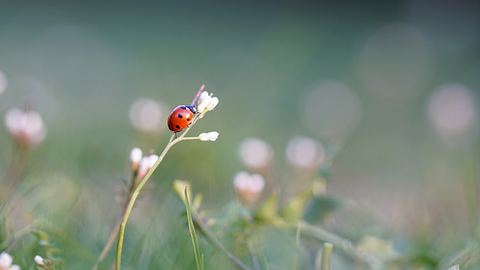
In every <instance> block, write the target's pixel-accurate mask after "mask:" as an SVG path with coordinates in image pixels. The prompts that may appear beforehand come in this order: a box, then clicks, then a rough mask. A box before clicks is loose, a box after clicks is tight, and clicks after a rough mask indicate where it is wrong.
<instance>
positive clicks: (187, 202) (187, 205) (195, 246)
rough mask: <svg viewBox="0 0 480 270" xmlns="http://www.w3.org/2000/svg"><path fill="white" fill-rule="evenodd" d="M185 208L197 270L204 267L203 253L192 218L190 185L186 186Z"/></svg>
mask: <svg viewBox="0 0 480 270" xmlns="http://www.w3.org/2000/svg"><path fill="white" fill-rule="evenodd" d="M184 194H185V209H186V211H187V220H188V231H189V232H190V238H191V239H192V246H193V254H194V256H195V264H196V265H197V270H203V269H204V261H203V255H202V253H201V251H200V245H199V244H198V237H197V232H196V231H195V225H194V224H193V220H192V208H191V205H190V198H189V196H188V187H186V188H185V192H184Z"/></svg>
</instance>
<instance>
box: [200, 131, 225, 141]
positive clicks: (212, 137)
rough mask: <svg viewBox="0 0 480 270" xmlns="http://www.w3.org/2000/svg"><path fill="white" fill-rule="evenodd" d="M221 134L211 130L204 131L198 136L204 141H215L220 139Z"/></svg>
mask: <svg viewBox="0 0 480 270" xmlns="http://www.w3.org/2000/svg"><path fill="white" fill-rule="evenodd" d="M219 135H220V134H219V133H218V132H216V131H211V132H206V133H205V132H204V133H200V135H198V138H199V139H200V141H204V142H207V141H211V142H214V141H216V140H217V139H218V136H219Z"/></svg>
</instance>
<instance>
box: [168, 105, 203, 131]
mask: <svg viewBox="0 0 480 270" xmlns="http://www.w3.org/2000/svg"><path fill="white" fill-rule="evenodd" d="M195 113H197V110H196V108H195V106H193V105H180V106H177V107H175V109H173V111H172V112H171V113H170V116H168V128H169V129H170V130H171V131H173V132H180V131H182V130H183V129H185V128H186V127H188V126H189V125H190V124H191V123H192V120H193V116H194V115H195Z"/></svg>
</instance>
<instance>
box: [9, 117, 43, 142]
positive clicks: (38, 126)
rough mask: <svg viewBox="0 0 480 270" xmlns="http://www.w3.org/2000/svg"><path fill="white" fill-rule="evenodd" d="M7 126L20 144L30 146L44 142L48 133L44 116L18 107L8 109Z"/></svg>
mask: <svg viewBox="0 0 480 270" xmlns="http://www.w3.org/2000/svg"><path fill="white" fill-rule="evenodd" d="M5 127H6V128H7V131H8V133H10V135H11V136H12V138H13V139H14V140H15V141H16V142H17V143H18V144H20V145H22V146H25V147H29V148H30V147H34V146H37V145H39V144H40V143H42V141H43V140H44V139H45V136H46V135H47V128H46V127H45V124H44V122H43V119H42V116H41V115H40V114H39V113H38V112H35V111H23V110H20V109H17V108H14V109H10V110H8V111H7V113H6V114H5Z"/></svg>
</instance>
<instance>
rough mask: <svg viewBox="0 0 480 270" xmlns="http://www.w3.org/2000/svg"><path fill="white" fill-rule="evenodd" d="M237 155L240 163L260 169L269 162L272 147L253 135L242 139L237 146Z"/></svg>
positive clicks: (271, 156)
mask: <svg viewBox="0 0 480 270" xmlns="http://www.w3.org/2000/svg"><path fill="white" fill-rule="evenodd" d="M238 155H239V157H240V160H241V161H242V163H243V164H244V165H245V166H246V167H247V168H251V169H254V170H255V169H262V168H265V167H267V166H268V165H270V164H271V162H272V158H273V150H272V147H271V146H270V145H269V144H268V143H267V142H266V141H264V140H262V139H260V138H255V137H249V138H246V139H244V140H243V141H242V142H241V143H240V145H239V147H238Z"/></svg>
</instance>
